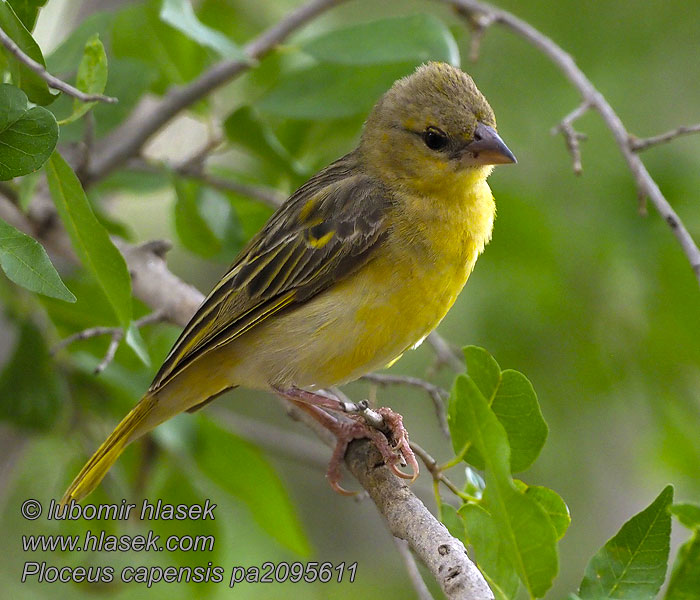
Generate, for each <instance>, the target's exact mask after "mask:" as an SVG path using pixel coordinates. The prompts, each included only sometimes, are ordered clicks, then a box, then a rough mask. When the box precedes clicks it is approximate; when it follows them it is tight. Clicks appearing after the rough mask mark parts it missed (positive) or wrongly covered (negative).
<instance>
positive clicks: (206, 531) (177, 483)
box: [146, 453, 226, 598]
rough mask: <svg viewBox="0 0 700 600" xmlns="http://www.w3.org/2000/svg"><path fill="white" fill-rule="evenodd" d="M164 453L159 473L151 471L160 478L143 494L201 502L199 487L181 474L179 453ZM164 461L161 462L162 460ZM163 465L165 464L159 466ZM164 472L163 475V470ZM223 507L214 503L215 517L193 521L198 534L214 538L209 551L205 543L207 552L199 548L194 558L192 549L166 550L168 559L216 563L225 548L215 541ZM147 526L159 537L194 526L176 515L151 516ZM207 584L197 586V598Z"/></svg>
mask: <svg viewBox="0 0 700 600" xmlns="http://www.w3.org/2000/svg"><path fill="white" fill-rule="evenodd" d="M163 454H164V455H163V456H162V458H161V457H160V456H159V458H158V463H159V464H158V467H159V469H158V470H159V471H160V473H157V474H156V473H153V475H156V476H158V475H160V478H161V481H158V482H156V484H155V485H154V486H153V487H152V488H151V490H148V493H147V494H146V498H153V499H155V498H164V499H165V498H167V502H169V503H173V504H187V505H190V506H192V505H194V504H203V498H202V494H201V492H200V490H199V489H198V488H197V487H195V486H194V485H192V482H191V481H190V480H189V479H190V478H189V477H184V476H183V468H182V464H181V462H180V461H179V460H178V457H177V455H176V454H170V453H163ZM161 461H163V463H165V464H164V465H163V464H162V463H161ZM161 466H162V467H164V468H161ZM163 473H164V475H165V476H164V477H163V475H162V474H163ZM151 503H152V504H155V501H154V500H151ZM221 510H222V509H221V508H219V507H217V508H216V509H215V511H214V516H215V519H214V520H211V519H203V520H198V521H197V523H196V526H197V530H196V535H197V536H211V537H212V538H214V541H215V543H214V548H213V549H212V550H211V551H210V549H209V547H208V546H207V547H206V552H205V553H204V552H202V551H201V550H200V551H198V552H197V553H196V554H194V556H195V557H197V558H194V560H193V553H192V552H191V551H190V552H183V551H174V552H168V558H169V561H168V562H169V563H170V562H172V561H175V562H176V564H179V565H182V566H193V562H195V561H196V563H197V564H199V557H206V558H204V564H206V562H207V561H212V562H213V563H214V564H217V563H218V562H219V560H221V558H220V557H221V552H222V548H224V549H225V548H226V546H225V545H220V544H219V543H218V541H219V539H220V538H219V535H220V534H221V519H220V518H219V515H221V514H222V513H221V512H220V511H221ZM148 527H149V528H152V529H153V531H154V533H155V534H156V535H160V536H161V539H162V540H166V539H168V537H170V536H171V535H176V536H178V537H183V536H188V535H189V536H192V535H194V532H193V529H192V521H188V520H181V521H179V520H177V519H172V520H164V519H158V520H154V521H151V522H149V523H148ZM200 540H203V541H200V542H199V543H200V544H208V541H207V540H204V538H200ZM206 587H214V586H206ZM206 587H204V588H203V587H202V586H198V588H199V589H198V591H197V592H196V596H197V598H200V597H204V590H205V589H206Z"/></svg>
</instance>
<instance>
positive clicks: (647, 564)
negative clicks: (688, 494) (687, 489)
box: [578, 485, 673, 600]
mask: <svg viewBox="0 0 700 600" xmlns="http://www.w3.org/2000/svg"><path fill="white" fill-rule="evenodd" d="M672 501H673V488H672V487H671V486H670V485H669V486H667V487H666V488H664V490H663V491H662V492H661V494H659V496H658V497H657V498H656V500H654V502H652V503H651V504H650V505H649V506H648V507H647V508H645V509H644V510H643V511H642V512H640V513H638V514H636V515H635V516H634V517H632V518H631V519H630V520H629V521H627V523H625V524H624V525H623V526H622V528H621V529H620V531H619V532H618V533H617V534H616V535H615V537H613V538H612V539H610V540H608V542H607V543H606V544H605V546H603V547H602V548H601V549H600V550H599V551H598V553H597V554H596V555H595V556H594V557H593V558H591V560H590V562H589V563H588V566H587V567H586V573H585V575H584V577H583V581H582V582H581V586H580V588H579V591H578V595H579V596H580V597H581V599H582V600H604V599H606V598H629V599H630V600H645V599H651V598H654V597H655V596H656V594H657V593H658V591H659V588H660V587H661V584H662V583H663V582H664V577H665V575H666V564H667V562H668V553H669V544H670V536H671V515H670V514H669V512H668V507H669V506H670V505H671V502H672Z"/></svg>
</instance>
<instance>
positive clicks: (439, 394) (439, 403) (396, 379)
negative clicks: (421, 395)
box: [362, 373, 450, 439]
mask: <svg viewBox="0 0 700 600" xmlns="http://www.w3.org/2000/svg"><path fill="white" fill-rule="evenodd" d="M362 379H364V380H365V381H370V382H372V383H375V384H377V385H381V386H387V385H407V386H409V387H415V388H418V389H421V390H423V391H425V392H426V393H427V394H428V396H429V397H430V399H431V400H432V401H433V406H434V407H435V414H436V415H437V418H438V422H439V423H440V429H442V432H443V433H444V434H445V435H446V436H447V438H448V439H449V437H450V430H449V428H448V426H447V415H446V414H445V398H447V397H448V396H449V393H448V392H447V390H444V389H442V388H441V387H438V386H437V385H434V384H432V383H430V382H429V381H425V380H424V379H420V378H418V377H410V376H408V375H388V374H385V373H369V374H367V375H363V376H362Z"/></svg>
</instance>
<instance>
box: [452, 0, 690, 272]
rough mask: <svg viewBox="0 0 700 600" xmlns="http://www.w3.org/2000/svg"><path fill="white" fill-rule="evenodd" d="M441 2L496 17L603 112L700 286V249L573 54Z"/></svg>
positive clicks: (457, 1)
mask: <svg viewBox="0 0 700 600" xmlns="http://www.w3.org/2000/svg"><path fill="white" fill-rule="evenodd" d="M440 2H442V3H444V4H450V5H452V6H454V7H456V8H458V9H461V11H466V12H467V13H470V12H476V13H481V14H486V15H490V16H491V17H492V18H493V22H494V24H500V25H503V26H504V27H505V28H507V29H510V30H511V31H512V32H513V33H515V34H516V35H518V36H519V37H521V38H523V39H524V40H526V41H527V42H529V43H530V44H532V45H533V46H534V47H535V48H537V49H538V50H540V51H541V52H542V53H543V54H544V55H545V56H546V57H547V58H549V59H550V60H551V61H552V62H553V63H554V64H555V65H556V66H557V67H559V69H560V71H561V72H562V73H563V74H564V76H565V77H566V78H567V79H568V80H569V82H571V84H572V85H573V86H574V87H575V88H576V89H577V90H578V91H579V93H580V94H581V100H582V102H585V103H587V104H588V105H589V106H590V107H591V109H593V110H596V111H597V112H598V113H600V116H601V117H602V118H603V121H604V122H605V125H606V126H607V127H608V129H609V130H610V132H611V133H612V134H613V137H614V138H615V141H616V143H617V146H618V147H619V148H620V151H621V152H622V156H623V158H624V159H625V161H626V162H627V166H628V167H629V169H630V171H631V173H632V175H633V176H634V179H635V182H636V184H637V188H638V190H639V192H640V194H641V195H643V196H645V197H648V198H649V200H651V202H652V204H653V205H654V207H655V208H656V210H657V211H658V212H659V214H660V215H661V217H662V218H663V219H664V220H665V221H666V222H667V223H668V225H669V227H670V228H671V231H672V233H673V235H674V236H675V237H676V239H677V240H678V243H679V244H680V246H681V248H682V249H683V252H684V253H685V255H686V257H687V258H688V261H689V262H690V266H691V267H692V269H693V271H694V273H695V276H696V278H697V280H698V283H700V249H699V248H698V246H697V244H696V243H695V241H694V240H693V238H692V237H691V235H690V234H689V233H688V230H687V229H686V228H685V225H683V222H682V221H681V219H680V217H679V216H678V215H677V214H676V212H675V211H674V210H673V208H672V207H671V205H670V204H669V203H668V201H667V200H666V198H665V197H664V195H663V194H662V193H661V190H660V189H659V186H658V185H657V183H656V181H654V179H653V178H652V176H651V175H650V174H649V171H647V169H646V167H645V166H644V163H643V162H642V160H641V159H640V158H639V156H638V154H637V153H636V152H635V151H634V150H632V148H631V146H630V134H629V132H628V131H627V129H626V128H625V126H624V124H623V123H622V121H621V120H620V117H619V116H618V115H617V113H616V112H615V111H614V110H613V108H612V107H611V106H610V104H609V103H608V101H607V100H606V99H605V98H604V97H603V95H602V94H601V93H600V92H599V91H598V90H597V89H596V87H595V86H594V85H593V83H591V81H590V80H589V79H588V77H586V75H585V74H584V73H583V71H581V69H580V68H579V67H578V66H577V65H576V62H575V61H574V59H573V58H572V57H571V55H569V54H568V53H567V52H565V51H564V50H563V49H562V48H560V47H559V46H558V45H557V44H555V43H554V42H553V41H552V40H551V39H550V38H548V37H547V36H546V35H544V34H542V33H541V32H539V31H538V30H537V29H535V28H534V27H533V26H532V25H530V24H529V23H526V22H525V21H523V20H522V19H519V18H518V17H516V16H515V15H513V14H511V13H509V12H508V11H505V10H501V9H499V8H496V7H494V6H491V5H490V4H486V3H484V2H478V1H476V0H440Z"/></svg>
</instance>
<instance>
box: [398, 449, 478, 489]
mask: <svg viewBox="0 0 700 600" xmlns="http://www.w3.org/2000/svg"><path fill="white" fill-rule="evenodd" d="M411 450H413V453H414V454H415V455H416V456H417V457H418V458H420V459H421V460H422V461H423V464H424V465H425V466H426V468H427V469H428V471H429V472H430V474H431V475H432V477H433V480H434V481H439V482H440V483H442V484H443V485H444V486H445V487H446V488H447V489H448V490H450V491H451V492H452V493H453V494H454V495H455V496H457V497H458V498H460V499H461V500H472V499H473V498H471V497H470V496H469V495H468V494H465V493H464V492H463V491H462V490H460V489H459V488H458V487H457V486H456V485H455V484H454V483H452V481H451V480H450V479H449V478H448V477H447V476H446V475H445V473H444V472H443V471H442V469H441V468H440V465H439V464H438V462H437V460H435V459H434V458H433V457H432V456H431V455H430V453H429V452H428V451H427V450H426V449H425V448H423V447H422V446H420V445H418V444H416V443H415V442H411Z"/></svg>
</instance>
